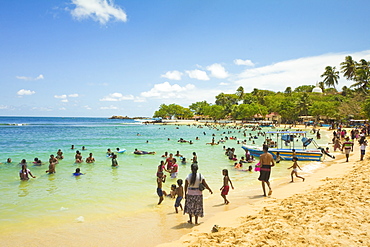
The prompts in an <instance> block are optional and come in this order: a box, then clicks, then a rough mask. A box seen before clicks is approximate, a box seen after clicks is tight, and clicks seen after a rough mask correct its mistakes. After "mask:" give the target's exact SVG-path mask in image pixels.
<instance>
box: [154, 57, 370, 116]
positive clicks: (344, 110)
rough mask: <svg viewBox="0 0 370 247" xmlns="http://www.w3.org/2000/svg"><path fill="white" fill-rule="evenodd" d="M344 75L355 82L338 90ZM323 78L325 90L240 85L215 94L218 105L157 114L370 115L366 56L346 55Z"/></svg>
mask: <svg viewBox="0 0 370 247" xmlns="http://www.w3.org/2000/svg"><path fill="white" fill-rule="evenodd" d="M340 75H342V76H343V77H344V78H346V79H347V80H348V81H351V82H352V85H351V86H350V87H346V86H344V87H343V88H342V90H341V91H338V90H337V89H336V87H335V86H336V85H337V84H338V80H339V78H340ZM321 78H323V80H322V81H321V82H319V83H318V86H319V87H320V89H321V91H322V93H317V92H312V90H313V89H314V88H315V86H314V85H302V86H298V87H297V88H295V89H294V90H293V89H292V88H291V87H287V88H286V89H285V91H284V92H274V91H270V90H260V89H257V88H255V89H253V91H252V92H249V93H248V92H245V91H244V88H243V87H242V86H240V87H239V88H238V89H237V90H236V92H235V93H233V94H225V93H220V94H218V95H217V96H215V98H216V100H215V103H214V104H212V103H208V102H207V101H200V102H195V103H192V104H191V105H189V106H188V107H183V106H180V105H177V104H170V105H166V104H161V105H160V107H159V109H158V110H157V111H155V112H154V115H153V117H161V118H171V117H175V118H177V119H189V118H192V117H194V115H197V116H202V117H207V118H210V119H213V120H219V119H225V118H231V119H234V120H252V119H253V118H254V116H255V115H256V114H259V115H261V116H265V115H266V114H268V113H272V112H275V113H278V114H279V115H280V116H281V118H282V122H292V121H297V120H298V119H299V116H307V115H310V116H314V117H316V118H317V119H320V118H323V119H332V120H336V121H345V120H347V119H349V118H356V119H359V118H368V117H370V97H369V90H370V88H369V79H370V62H368V61H366V60H365V59H361V60H360V61H359V62H356V61H354V60H353V59H352V57H351V56H346V57H345V60H344V61H343V62H342V63H341V64H340V71H337V69H336V68H335V67H332V66H326V67H325V70H324V72H323V74H322V75H321Z"/></svg>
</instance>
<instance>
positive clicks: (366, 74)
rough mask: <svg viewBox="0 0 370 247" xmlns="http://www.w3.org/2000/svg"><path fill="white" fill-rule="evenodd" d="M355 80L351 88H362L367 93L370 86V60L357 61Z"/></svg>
mask: <svg viewBox="0 0 370 247" xmlns="http://www.w3.org/2000/svg"><path fill="white" fill-rule="evenodd" d="M354 80H355V81H356V83H354V84H352V85H351V88H358V89H361V90H362V92H363V93H364V94H367V93H368V91H369V87H370V85H369V83H370V62H367V61H366V60H365V59H361V60H360V63H356V70H355V76H354Z"/></svg>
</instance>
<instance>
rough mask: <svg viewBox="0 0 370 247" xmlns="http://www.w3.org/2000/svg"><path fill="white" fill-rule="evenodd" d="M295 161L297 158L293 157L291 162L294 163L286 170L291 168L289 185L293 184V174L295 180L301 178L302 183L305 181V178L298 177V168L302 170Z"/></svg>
mask: <svg viewBox="0 0 370 247" xmlns="http://www.w3.org/2000/svg"><path fill="white" fill-rule="evenodd" d="M297 160H298V158H297V157H293V159H292V161H293V162H294V163H293V165H292V166H291V167H289V168H288V169H291V168H293V170H292V173H291V174H290V176H291V177H292V181H291V183H293V182H294V181H293V175H294V174H295V176H296V177H297V178H302V180H303V182H304V180H305V178H304V177H301V176H298V168H299V170H302V169H301V167H300V166H299V165H298V163H297Z"/></svg>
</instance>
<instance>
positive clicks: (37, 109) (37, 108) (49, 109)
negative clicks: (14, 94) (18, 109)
mask: <svg viewBox="0 0 370 247" xmlns="http://www.w3.org/2000/svg"><path fill="white" fill-rule="evenodd" d="M31 109H32V110H35V111H52V110H53V109H52V108H51V107H32V108H31Z"/></svg>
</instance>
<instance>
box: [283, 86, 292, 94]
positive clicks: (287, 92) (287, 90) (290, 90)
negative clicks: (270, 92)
mask: <svg viewBox="0 0 370 247" xmlns="http://www.w3.org/2000/svg"><path fill="white" fill-rule="evenodd" d="M284 93H285V94H291V93H292V88H291V87H287V88H286V89H285V91H284Z"/></svg>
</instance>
